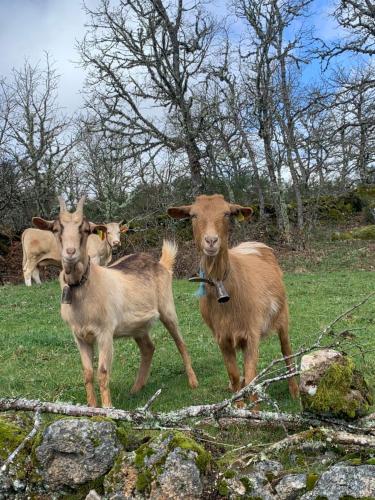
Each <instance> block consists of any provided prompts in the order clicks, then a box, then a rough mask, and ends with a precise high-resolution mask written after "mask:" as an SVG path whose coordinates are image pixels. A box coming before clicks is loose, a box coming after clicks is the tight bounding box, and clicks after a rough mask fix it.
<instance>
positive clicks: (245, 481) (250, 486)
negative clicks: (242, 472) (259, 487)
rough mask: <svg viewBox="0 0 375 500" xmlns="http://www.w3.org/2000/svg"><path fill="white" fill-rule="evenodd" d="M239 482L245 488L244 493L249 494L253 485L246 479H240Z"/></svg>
mask: <svg viewBox="0 0 375 500" xmlns="http://www.w3.org/2000/svg"><path fill="white" fill-rule="evenodd" d="M240 481H241V483H242V484H243V485H244V486H245V491H246V493H250V492H251V491H252V490H253V483H252V482H251V481H250V479H249V478H248V477H240Z"/></svg>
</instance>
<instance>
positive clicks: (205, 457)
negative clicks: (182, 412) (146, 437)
mask: <svg viewBox="0 0 375 500" xmlns="http://www.w3.org/2000/svg"><path fill="white" fill-rule="evenodd" d="M168 447H169V449H170V450H173V449H174V448H181V449H182V450H192V451H194V452H195V453H197V458H196V459H195V463H196V465H197V467H198V469H199V470H200V471H201V472H205V471H206V470H207V466H208V464H209V463H210V460H211V453H210V452H209V451H206V450H205V449H204V448H203V446H201V445H199V444H198V443H196V442H195V441H194V439H192V438H190V437H189V436H187V435H186V434H183V433H182V432H175V433H174V435H173V438H172V440H171V441H170V443H169V445H168Z"/></svg>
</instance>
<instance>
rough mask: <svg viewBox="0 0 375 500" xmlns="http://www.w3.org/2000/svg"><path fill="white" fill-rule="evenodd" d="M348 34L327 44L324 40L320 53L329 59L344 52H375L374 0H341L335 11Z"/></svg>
mask: <svg viewBox="0 0 375 500" xmlns="http://www.w3.org/2000/svg"><path fill="white" fill-rule="evenodd" d="M333 16H334V18H335V19H336V21H337V23H338V25H339V26H340V27H341V28H343V29H344V31H346V33H347V36H340V39H338V40H336V41H334V42H333V43H332V44H330V45H327V44H325V43H323V42H322V48H321V49H320V51H319V52H320V55H321V56H322V57H323V58H326V59H327V60H330V59H331V58H333V57H335V56H337V55H340V54H342V53H344V52H354V53H356V54H366V55H370V56H372V55H374V54H375V2H374V1H373V0H340V1H339V3H338V6H337V8H336V9H335V11H334V13H333Z"/></svg>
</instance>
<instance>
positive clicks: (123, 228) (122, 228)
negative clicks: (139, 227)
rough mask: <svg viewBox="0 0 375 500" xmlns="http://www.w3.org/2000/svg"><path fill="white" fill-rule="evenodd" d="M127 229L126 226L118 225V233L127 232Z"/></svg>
mask: <svg viewBox="0 0 375 500" xmlns="http://www.w3.org/2000/svg"><path fill="white" fill-rule="evenodd" d="M128 231H129V228H128V226H120V233H127V232H128Z"/></svg>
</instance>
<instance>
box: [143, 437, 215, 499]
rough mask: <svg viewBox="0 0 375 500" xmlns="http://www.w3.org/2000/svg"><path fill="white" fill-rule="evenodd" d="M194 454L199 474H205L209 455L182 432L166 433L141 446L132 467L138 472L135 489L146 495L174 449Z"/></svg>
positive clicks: (209, 459) (209, 458)
mask: <svg viewBox="0 0 375 500" xmlns="http://www.w3.org/2000/svg"><path fill="white" fill-rule="evenodd" d="M176 448H179V449H180V450H182V451H183V452H184V451H186V452H189V451H193V452H194V453H195V456H196V458H195V464H196V466H197V468H198V469H199V471H200V472H201V473H205V472H206V470H207V468H208V465H209V463H210V461H211V454H210V453H209V452H208V451H206V450H205V449H204V448H203V446H201V445H199V444H198V443H197V442H196V441H194V439H192V438H191V437H190V436H188V435H186V434H184V433H182V432H172V431H171V432H166V433H164V434H162V435H160V436H158V437H156V438H154V439H152V440H151V441H149V442H148V443H144V444H143V445H141V446H140V447H139V448H138V449H137V450H136V451H135V456H134V465H135V467H136V469H137V472H138V477H137V480H136V489H137V490H138V491H139V492H141V493H147V492H149V491H150V489H151V485H152V483H153V482H155V481H157V478H158V476H159V475H160V474H161V473H162V472H163V466H164V464H165V462H166V459H167V457H168V455H169V453H171V452H172V451H173V450H174V449H176Z"/></svg>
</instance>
